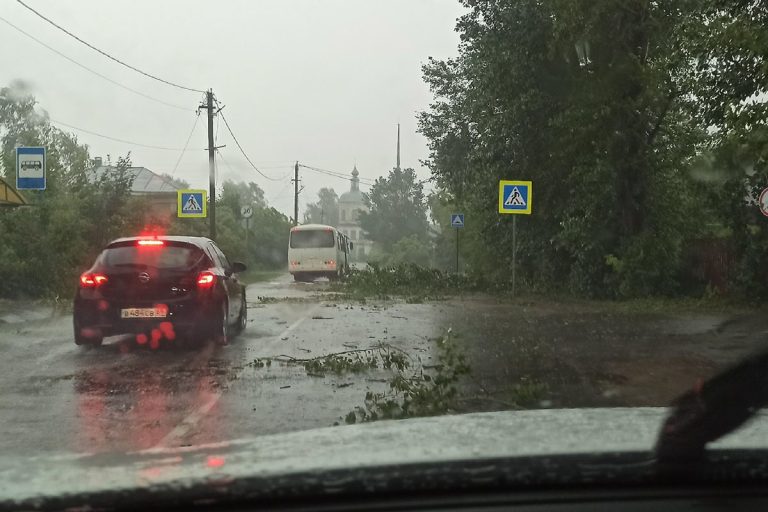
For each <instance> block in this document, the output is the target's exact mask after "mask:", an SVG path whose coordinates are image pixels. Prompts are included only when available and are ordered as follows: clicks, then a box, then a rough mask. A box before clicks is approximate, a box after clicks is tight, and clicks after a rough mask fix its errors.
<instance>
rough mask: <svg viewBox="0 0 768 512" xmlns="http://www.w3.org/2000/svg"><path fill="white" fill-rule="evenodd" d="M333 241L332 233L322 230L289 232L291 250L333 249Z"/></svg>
mask: <svg viewBox="0 0 768 512" xmlns="http://www.w3.org/2000/svg"><path fill="white" fill-rule="evenodd" d="M334 244H335V240H334V237H333V231H331V230H329V229H323V230H308V229H307V230H298V231H292V232H291V249H314V248H320V247H333V246H334Z"/></svg>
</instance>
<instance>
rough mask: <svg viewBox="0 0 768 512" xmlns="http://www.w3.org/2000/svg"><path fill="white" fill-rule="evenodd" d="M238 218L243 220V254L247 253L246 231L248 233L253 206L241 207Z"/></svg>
mask: <svg viewBox="0 0 768 512" xmlns="http://www.w3.org/2000/svg"><path fill="white" fill-rule="evenodd" d="M240 216H241V217H242V218H244V219H245V252H246V254H247V253H248V231H250V226H249V223H250V219H251V217H253V206H250V205H248V206H241V207H240Z"/></svg>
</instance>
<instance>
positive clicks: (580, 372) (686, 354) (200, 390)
mask: <svg viewBox="0 0 768 512" xmlns="http://www.w3.org/2000/svg"><path fill="white" fill-rule="evenodd" d="M248 301H249V308H248V318H249V322H248V327H247V329H246V330H245V332H244V333H243V334H241V335H240V336H238V337H237V338H235V339H234V340H233V342H232V343H231V344H230V345H227V346H223V347H222V346H218V345H214V344H211V343H208V344H206V345H204V346H202V347H197V348H184V347H180V346H179V343H177V341H178V340H177V341H174V342H166V343H165V344H163V345H161V346H160V347H159V349H157V350H153V349H151V348H150V347H148V346H147V345H138V344H137V343H136V342H135V341H134V339H133V338H129V337H114V338H108V339H107V340H105V344H104V345H103V346H101V347H97V348H86V347H77V346H75V344H74V342H73V340H72V318H71V316H70V315H52V314H51V311H50V310H48V311H45V310H44V308H38V309H35V308H25V306H23V305H21V304H16V303H9V302H7V301H6V302H0V354H1V355H2V358H3V359H2V367H0V368H1V370H2V371H0V433H2V434H3V436H0V455H22V456H25V455H32V454H41V455H52V454H56V453H70V452H77V453H104V452H112V453H125V452H132V451H138V450H146V449H153V448H158V449H163V448H171V449H172V448H176V447H183V446H195V445H205V444H211V443H219V442H226V441H231V440H236V439H244V438H254V437H258V436H261V435H265V434H274V433H282V432H290V431H297V430H305V429H311V428H322V427H329V426H332V425H334V424H342V425H343V424H344V423H345V421H344V418H345V417H346V415H347V414H348V413H349V412H351V411H353V410H354V409H355V407H357V406H362V405H364V400H365V395H366V393H367V392H368V391H373V392H381V391H387V390H388V387H389V381H390V380H391V379H392V377H393V373H392V372H391V371H389V370H383V369H374V370H367V371H365V372H364V373H349V372H339V373H326V374H325V375H324V376H318V375H316V372H315V373H313V372H311V371H310V372H308V371H307V370H306V369H305V368H304V366H303V365H302V364H289V363H282V362H275V363H273V364H272V365H271V366H269V367H258V366H255V365H253V364H252V363H253V361H254V360H256V359H259V358H269V357H278V356H282V357H283V359H285V358H298V359H308V358H314V357H318V356H323V355H327V354H333V353H339V352H345V351H350V350H357V349H367V348H372V347H376V346H378V345H380V344H388V345H390V346H391V347H395V348H396V349H399V350H402V351H404V352H405V353H406V354H407V355H408V356H409V358H410V360H411V361H412V362H417V361H421V363H422V366H423V367H424V368H427V367H428V366H431V367H434V365H435V364H436V363H437V362H438V361H437V351H436V350H435V341H434V340H435V339H437V338H438V337H440V336H442V335H443V334H444V333H445V332H446V331H447V330H448V329H449V328H451V329H452V332H453V333H454V335H452V337H453V338H455V339H456V340H457V347H459V348H460V349H461V351H462V352H464V353H465V354H466V356H467V362H468V363H469V366H470V368H471V371H470V373H469V374H468V375H467V376H466V377H465V378H464V379H463V380H462V382H461V383H460V386H459V388H460V389H459V398H458V402H457V405H456V408H455V409H453V412H475V411H487V410H499V409H519V408H538V407H556V408H569V407H615V406H621V407H634V406H666V405H668V404H669V403H670V401H671V400H672V399H673V398H674V397H675V396H678V395H679V394H680V393H682V392H683V391H685V390H686V389H688V388H689V387H690V386H692V385H693V384H694V383H696V382H698V381H700V380H701V379H706V378H709V377H711V376H712V375H713V374H714V373H716V372H717V371H719V370H720V369H722V368H724V367H725V366H727V365H729V364H732V363H733V362H735V361H737V360H739V359H741V358H742V357H745V356H746V355H747V354H749V353H751V352H753V351H754V350H756V349H758V348H760V347H764V348H765V344H764V340H765V339H766V335H768V316H766V315H765V312H764V311H763V310H751V311H740V312H733V311H732V312H711V311H710V312H708V311H695V310H694V311H669V312H662V313H637V312H631V311H629V312H627V311H621V310H620V309H616V308H615V307H613V306H611V305H610V304H601V303H589V302H585V303H579V302H574V303H569V302H552V301H529V300H519V301H514V302H510V301H499V300H496V299H494V298H493V297H488V296H481V295H480V296H472V295H465V296H459V297H452V298H444V299H443V300H435V301H433V302H431V303H426V304H418V303H417V304H413V303H410V304H409V303H407V302H409V301H406V300H403V298H400V299H394V300H387V301H376V302H371V301H363V302H346V301H344V300H341V299H340V298H339V297H338V296H336V295H334V294H332V293H331V292H330V291H329V289H328V284H327V283H324V282H316V283H294V282H293V281H292V280H291V278H290V276H289V275H287V274H286V275H284V276H281V277H279V278H276V279H274V280H272V281H271V282H265V283H258V284H254V285H251V286H249V287H248ZM410 302H413V301H410ZM38 306H39V304H38ZM28 309H29V310H28ZM418 366H419V365H418V364H413V365H412V369H409V370H408V372H411V371H413V368H415V367H418Z"/></svg>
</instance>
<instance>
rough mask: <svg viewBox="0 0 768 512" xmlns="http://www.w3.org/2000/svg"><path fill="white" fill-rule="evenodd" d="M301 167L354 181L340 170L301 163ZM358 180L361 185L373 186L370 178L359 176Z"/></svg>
mask: <svg viewBox="0 0 768 512" xmlns="http://www.w3.org/2000/svg"><path fill="white" fill-rule="evenodd" d="M299 167H303V168H304V169H308V170H310V171H314V172H317V173H320V174H325V175H327V176H333V177H334V178H339V179H341V180H346V181H352V178H350V177H349V175H344V174H342V173H340V172H336V171H329V170H327V169H320V168H318V167H312V166H309V165H304V164H299ZM358 182H359V183H360V184H361V185H364V186H366V187H371V186H373V183H371V182H369V181H368V180H361V179H360V178H358Z"/></svg>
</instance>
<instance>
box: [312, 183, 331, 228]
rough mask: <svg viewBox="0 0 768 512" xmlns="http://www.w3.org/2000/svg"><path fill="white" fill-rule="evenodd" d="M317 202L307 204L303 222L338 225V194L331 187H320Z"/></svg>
mask: <svg viewBox="0 0 768 512" xmlns="http://www.w3.org/2000/svg"><path fill="white" fill-rule="evenodd" d="M317 198H318V200H317V202H316V203H309V204H307V209H306V212H305V213H304V223H305V224H326V225H328V226H334V227H335V226H338V225H339V196H338V195H336V192H335V191H334V190H333V189H332V188H325V187H324V188H321V189H320V191H319V192H318V193H317Z"/></svg>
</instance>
